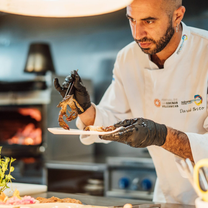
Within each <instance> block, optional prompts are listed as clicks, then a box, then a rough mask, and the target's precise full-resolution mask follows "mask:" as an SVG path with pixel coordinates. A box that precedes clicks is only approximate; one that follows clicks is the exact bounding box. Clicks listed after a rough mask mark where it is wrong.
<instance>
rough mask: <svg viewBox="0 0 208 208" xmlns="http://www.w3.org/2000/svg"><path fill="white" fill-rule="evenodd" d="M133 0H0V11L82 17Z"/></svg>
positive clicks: (118, 7)
mask: <svg viewBox="0 0 208 208" xmlns="http://www.w3.org/2000/svg"><path fill="white" fill-rule="evenodd" d="M132 1H133V0H0V11H1V12H5V13H12V14H19V15H26V16H36V17H82V16H92V15H99V14H105V13H109V12H114V11H117V10H120V9H123V8H124V7H126V6H127V5H129V4H130V3H131V2H132Z"/></svg>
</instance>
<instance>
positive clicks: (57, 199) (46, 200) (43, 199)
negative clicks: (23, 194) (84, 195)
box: [36, 196, 82, 204]
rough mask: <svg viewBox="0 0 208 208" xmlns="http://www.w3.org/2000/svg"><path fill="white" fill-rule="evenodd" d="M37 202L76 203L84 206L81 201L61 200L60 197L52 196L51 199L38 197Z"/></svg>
mask: <svg viewBox="0 0 208 208" xmlns="http://www.w3.org/2000/svg"><path fill="white" fill-rule="evenodd" d="M36 200H38V201H39V202H40V203H54V202H59V203H75V204H82V202H81V201H79V200H77V199H71V198H64V199H60V198H58V197H55V196H52V197H51V198H44V197H37V198H36Z"/></svg>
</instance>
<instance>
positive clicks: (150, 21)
mask: <svg viewBox="0 0 208 208" xmlns="http://www.w3.org/2000/svg"><path fill="white" fill-rule="evenodd" d="M153 22H154V21H153V20H147V21H146V23H147V24H152V23H153Z"/></svg>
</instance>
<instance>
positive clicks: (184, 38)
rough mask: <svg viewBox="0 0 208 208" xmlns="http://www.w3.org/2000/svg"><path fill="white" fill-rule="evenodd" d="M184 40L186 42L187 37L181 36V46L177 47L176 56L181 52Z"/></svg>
mask: <svg viewBox="0 0 208 208" xmlns="http://www.w3.org/2000/svg"><path fill="white" fill-rule="evenodd" d="M186 40H188V36H187V35H183V36H182V43H181V45H180V47H179V49H178V51H177V54H179V53H180V52H181V50H182V48H183V45H184V42H185V41H186Z"/></svg>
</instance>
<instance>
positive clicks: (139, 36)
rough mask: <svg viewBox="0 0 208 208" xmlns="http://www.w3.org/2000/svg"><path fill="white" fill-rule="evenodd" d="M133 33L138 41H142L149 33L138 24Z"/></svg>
mask: <svg viewBox="0 0 208 208" xmlns="http://www.w3.org/2000/svg"><path fill="white" fill-rule="evenodd" d="M132 33H133V37H134V39H136V40H140V39H142V38H144V37H146V36H147V32H146V30H145V29H144V27H142V26H141V25H139V24H138V23H137V24H135V25H134V26H133V28H132Z"/></svg>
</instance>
